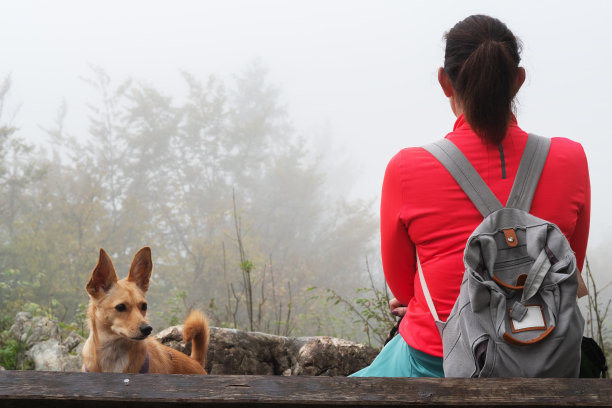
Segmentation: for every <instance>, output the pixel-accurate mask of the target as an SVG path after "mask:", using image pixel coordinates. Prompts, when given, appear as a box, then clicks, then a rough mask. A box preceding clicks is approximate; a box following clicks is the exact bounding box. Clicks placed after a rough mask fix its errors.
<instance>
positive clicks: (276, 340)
mask: <svg viewBox="0 0 612 408" xmlns="http://www.w3.org/2000/svg"><path fill="white" fill-rule="evenodd" d="M10 330H11V332H12V333H13V335H14V336H15V337H16V338H17V339H19V340H20V341H23V342H25V343H26V344H28V345H30V346H31V347H30V349H29V350H28V351H27V352H26V353H25V354H26V356H25V357H27V358H29V359H31V360H33V362H34V366H35V369H36V370H44V371H80V370H81V367H82V364H83V363H82V356H81V352H82V349H83V346H84V344H85V339H84V338H82V337H81V336H79V335H78V334H77V333H76V332H71V333H69V334H68V335H67V336H66V338H65V339H64V340H63V341H61V337H60V330H59V326H58V324H57V323H56V322H53V321H51V320H49V319H47V318H44V317H32V315H31V314H30V313H19V314H17V317H16V319H15V324H14V325H13V326H12V327H11V329H10ZM155 337H156V338H157V339H158V340H159V341H161V342H162V343H163V344H165V345H167V346H169V347H172V348H174V349H176V350H178V351H181V352H183V353H185V354H187V355H189V354H190V353H191V344H185V343H183V326H173V327H169V328H167V329H165V330H163V331H161V332H159V333H158V334H157V335H155ZM377 353H378V352H377V350H376V349H374V348H372V347H367V346H364V345H362V344H357V343H353V342H350V341H347V340H341V339H336V338H332V337H299V338H290V337H282V336H275V335H271V334H265V333H253V332H245V331H241V330H235V329H222V328H216V327H211V328H210V343H209V347H208V354H207V359H206V371H207V372H208V373H209V374H216V375H226V374H233V375H241V374H242V375H255V374H259V375H285V376H287V375H325V376H344V375H348V374H351V373H353V372H355V371H357V370H359V369H361V368H363V367H365V366H366V365H368V364H369V363H370V362H371V361H372V360H373V359H374V357H376V355H377Z"/></svg>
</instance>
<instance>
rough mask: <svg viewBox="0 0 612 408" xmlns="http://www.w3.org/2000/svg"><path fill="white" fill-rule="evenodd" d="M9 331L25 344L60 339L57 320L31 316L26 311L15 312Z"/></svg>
mask: <svg viewBox="0 0 612 408" xmlns="http://www.w3.org/2000/svg"><path fill="white" fill-rule="evenodd" d="M10 331H11V333H12V334H13V336H15V338H16V339H17V340H18V341H21V342H23V343H26V345H27V346H32V345H34V344H35V343H38V342H41V341H45V340H50V339H55V340H57V341H60V340H61V338H60V329H59V325H58V324H57V322H55V321H53V320H51V319H49V318H47V317H43V316H35V317H32V315H31V314H30V313H28V312H20V313H17V316H16V317H15V323H14V324H13V325H12V326H11V328H10Z"/></svg>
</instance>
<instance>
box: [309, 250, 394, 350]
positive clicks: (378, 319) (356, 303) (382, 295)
mask: <svg viewBox="0 0 612 408" xmlns="http://www.w3.org/2000/svg"><path fill="white" fill-rule="evenodd" d="M366 266H367V268H366V269H367V272H368V275H369V277H370V287H365V288H357V289H355V295H354V298H351V297H346V296H342V295H341V294H339V293H338V292H337V291H336V290H334V289H329V288H327V289H324V292H325V297H324V304H325V305H326V306H327V307H330V306H331V307H337V308H340V309H341V310H343V311H344V313H340V314H339V315H340V316H345V317H347V318H348V319H350V321H351V322H352V323H353V324H354V325H355V327H360V328H361V329H362V330H363V331H362V336H360V335H359V334H358V333H354V334H352V335H350V337H351V338H358V339H360V340H361V338H363V337H365V341H366V343H367V344H368V345H370V346H371V345H376V346H379V347H382V346H383V344H384V342H385V340H386V338H387V335H388V333H389V330H390V329H391V328H392V327H393V325H394V324H395V317H393V316H392V315H391V313H390V312H389V301H390V297H389V292H388V290H387V285H386V283H385V284H384V286H383V289H382V290H381V289H378V288H377V287H376V285H375V283H374V279H373V277H372V273H371V271H370V268H369V265H368V263H367V260H366ZM308 290H309V291H317V290H319V291H320V290H321V289H319V288H317V287H310V288H309V289H308ZM311 299H312V300H316V299H319V296H318V295H314V296H313V297H312V298H311ZM336 323H338V322H336Z"/></svg>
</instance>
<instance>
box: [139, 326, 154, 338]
mask: <svg viewBox="0 0 612 408" xmlns="http://www.w3.org/2000/svg"><path fill="white" fill-rule="evenodd" d="M139 329H140V332H141V333H142V335H143V336H148V335H149V334H151V332H152V331H153V328H152V327H151V326H150V325H148V324H146V323H145V324H141V325H140V327H139Z"/></svg>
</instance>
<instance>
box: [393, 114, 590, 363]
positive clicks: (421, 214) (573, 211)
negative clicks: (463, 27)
mask: <svg viewBox="0 0 612 408" xmlns="http://www.w3.org/2000/svg"><path fill="white" fill-rule="evenodd" d="M447 138H448V139H450V140H451V141H452V142H453V143H454V144H455V145H456V146H457V147H458V148H459V149H460V150H461V151H462V152H463V154H464V155H465V156H466V157H467V159H468V160H469V161H470V162H471V163H472V165H473V166H474V168H475V169H476V170H477V171H478V173H479V174H480V176H481V177H482V178H483V180H484V181H485V182H486V183H487V185H488V186H489V188H490V189H491V190H492V191H493V193H494V194H495V195H496V196H497V198H498V199H499V200H500V202H501V203H504V204H505V203H506V201H507V198H508V195H509V193H510V190H511V188H512V184H513V182H514V177H515V175H516V171H517V169H518V164H519V161H520V159H521V155H522V152H523V149H524V147H525V144H526V142H527V133H525V132H524V131H522V130H521V129H520V128H519V127H518V125H517V124H516V122H515V121H512V122H511V123H510V125H509V127H508V131H507V135H506V137H505V138H504V140H503V142H502V149H501V150H500V148H499V147H498V146H496V145H493V144H485V143H484V142H483V141H482V140H481V139H480V138H479V137H478V136H477V135H476V134H475V133H474V132H473V131H472V130H471V129H470V127H469V125H468V124H467V123H466V122H465V120H464V118H463V116H460V117H459V118H458V120H457V122H456V124H455V129H454V131H453V132H451V133H450V134H449V135H448V136H447ZM589 208H590V191H589V180H588V169H587V163H586V158H585V155H584V152H583V150H582V147H581V146H580V145H579V144H578V143H575V142H572V141H570V140H568V139H561V138H553V140H552V143H551V148H550V152H549V156H548V159H547V161H546V164H545V166H544V170H543V172H542V176H541V178H540V182H539V184H538V188H537V190H536V193H535V196H534V200H533V203H532V207H531V213H532V214H533V215H535V216H537V217H540V218H543V219H546V220H548V221H551V222H553V223H555V224H557V226H559V228H560V229H561V230H562V231H563V233H564V234H565V236H566V237H567V238H568V240H569V241H570V244H571V245H572V249H573V250H574V251H575V252H576V257H577V260H578V265H579V267H580V268H581V267H582V262H583V260H584V252H585V249H586V242H587V236H588V226H589ZM481 221H482V216H481V215H480V213H479V212H478V210H477V209H476V207H474V205H473V204H472V203H471V201H470V200H469V199H468V198H467V196H466V195H465V193H464V192H463V190H461V188H460V187H459V185H458V184H457V183H456V182H455V181H454V179H453V178H452V176H451V175H450V174H449V173H448V171H447V170H446V169H445V168H444V167H443V166H442V165H441V164H440V163H439V162H438V161H437V160H436V159H435V158H434V157H433V156H431V154H429V153H428V152H427V151H425V150H424V149H422V148H409V149H404V150H402V151H401V152H400V153H398V154H397V155H396V156H395V157H394V158H393V159H392V160H391V162H390V163H389V166H388V168H387V173H386V175H385V182H384V184H383V193H382V205H381V235H382V255H383V268H384V271H385V277H386V279H387V281H388V283H389V286H390V287H391V289H392V291H393V294H394V295H395V296H396V297H397V298H398V299H399V300H400V301H401V302H402V303H405V304H408V311H407V314H406V316H405V318H404V320H403V322H402V327H400V333H401V334H402V337H403V338H404V339H405V340H406V342H407V343H408V344H409V345H411V346H412V347H414V348H416V349H418V350H421V351H424V352H426V353H429V354H432V355H435V356H441V355H442V345H441V342H440V337H439V334H438V332H437V329H436V328H435V325H434V323H433V319H432V318H431V314H430V312H429V309H428V307H427V304H426V303H425V300H424V297H423V292H422V290H421V287H420V282H419V280H418V278H416V274H415V259H414V256H413V255H412V254H413V253H414V245H415V244H416V249H417V251H418V254H419V258H420V261H421V264H422V266H423V270H424V274H425V278H426V281H427V284H428V287H429V290H430V292H431V294H432V298H433V300H434V303H435V306H436V309H437V311H438V313H439V314H440V318H441V319H443V320H445V319H446V317H447V316H448V313H450V310H451V308H452V306H453V304H454V302H455V299H456V298H457V295H458V293H459V286H460V283H461V279H462V276H463V272H464V266H463V261H462V258H463V250H464V248H465V243H466V241H467V238H468V237H469V236H470V234H471V233H472V231H473V230H474V229H475V228H476V226H478V224H479V223H480V222H481ZM413 296H414V299H412V301H410V300H411V298H412V297H413Z"/></svg>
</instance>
